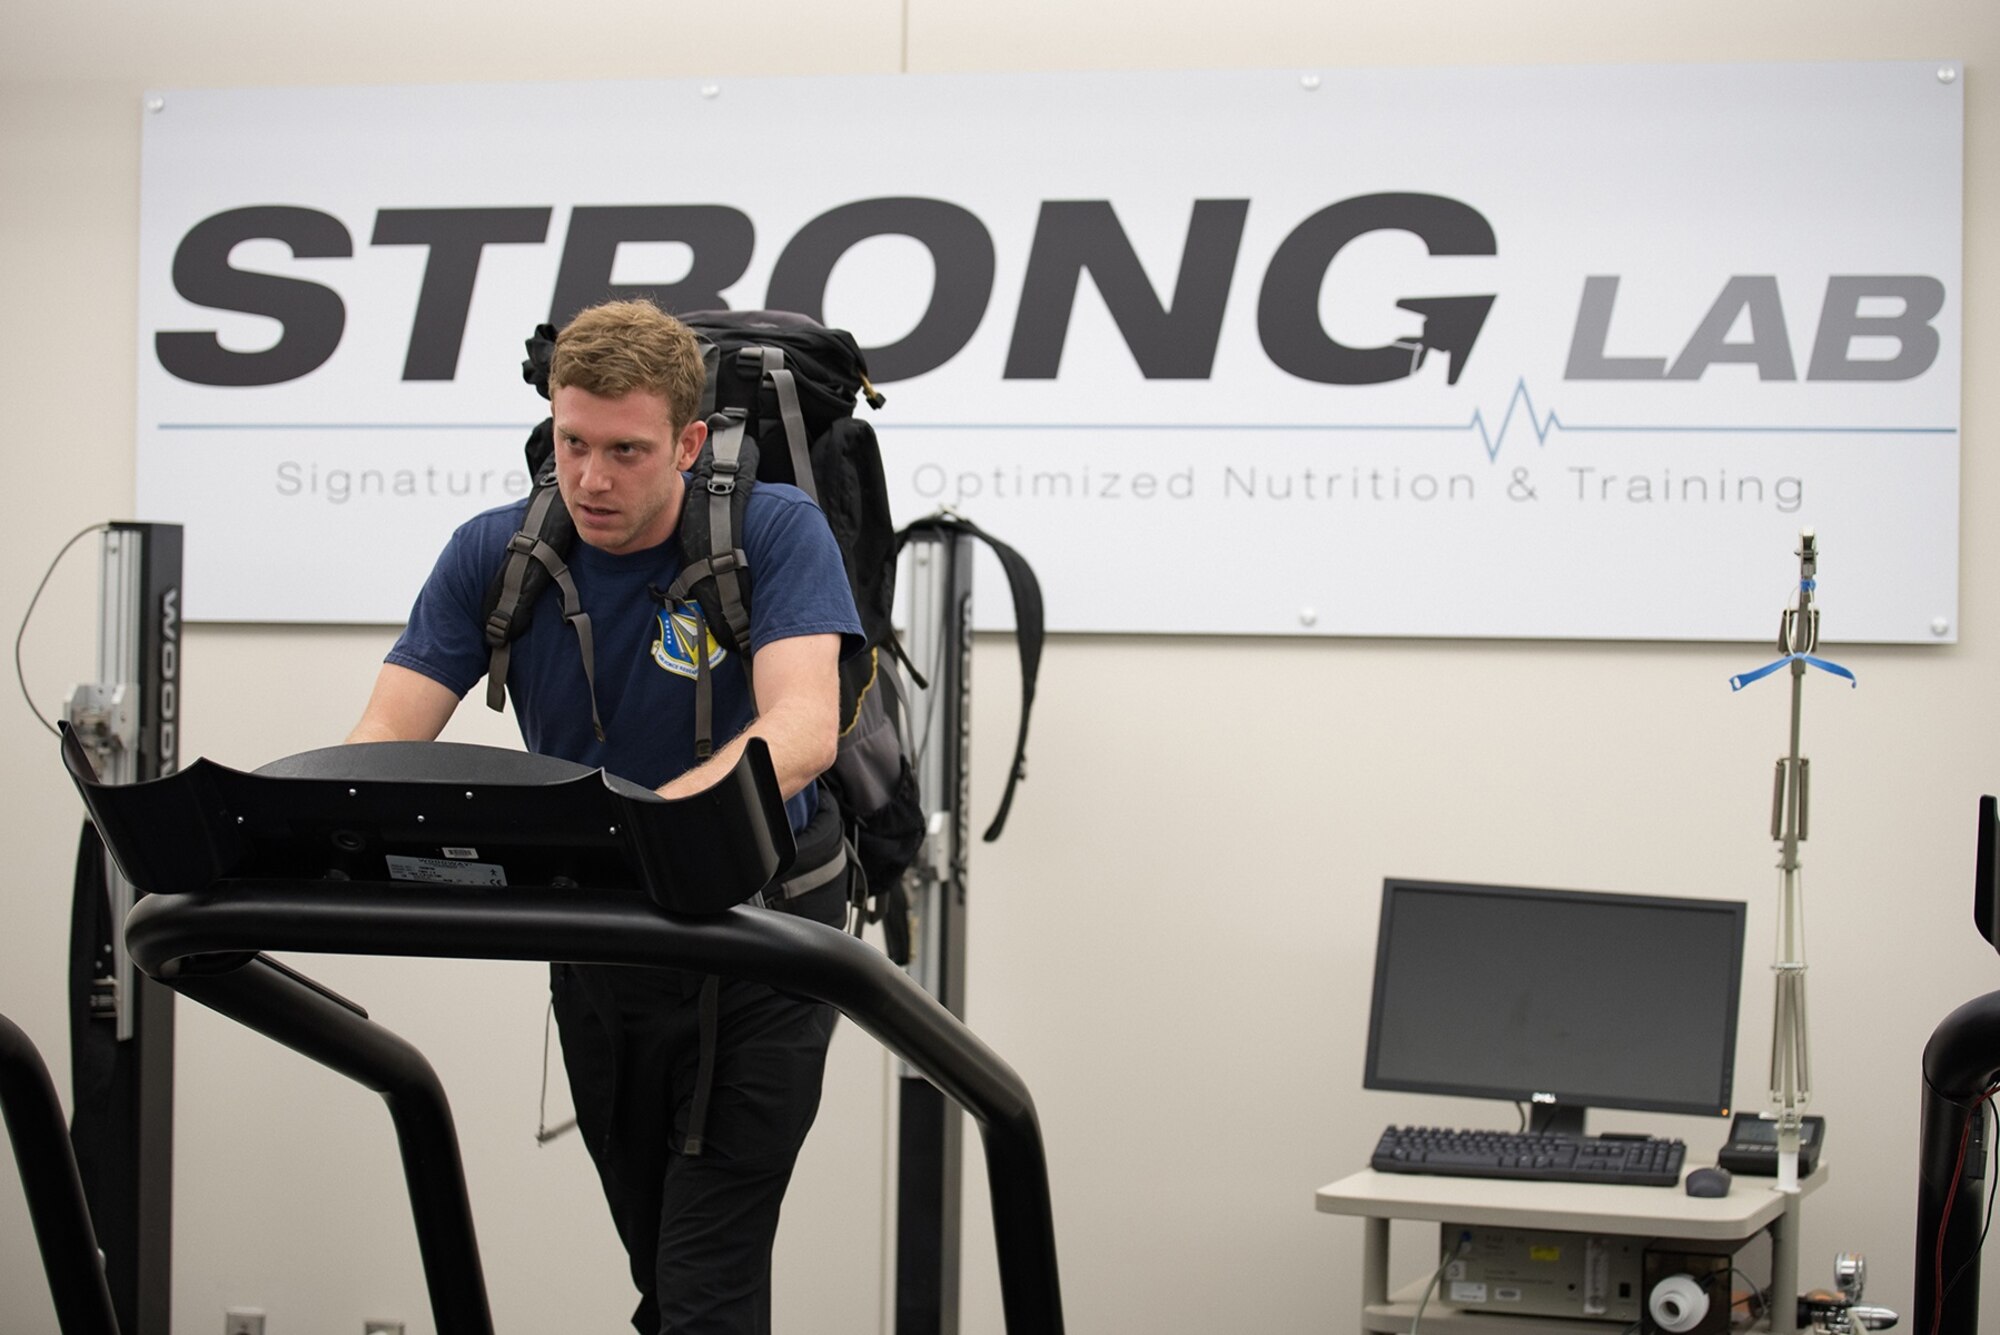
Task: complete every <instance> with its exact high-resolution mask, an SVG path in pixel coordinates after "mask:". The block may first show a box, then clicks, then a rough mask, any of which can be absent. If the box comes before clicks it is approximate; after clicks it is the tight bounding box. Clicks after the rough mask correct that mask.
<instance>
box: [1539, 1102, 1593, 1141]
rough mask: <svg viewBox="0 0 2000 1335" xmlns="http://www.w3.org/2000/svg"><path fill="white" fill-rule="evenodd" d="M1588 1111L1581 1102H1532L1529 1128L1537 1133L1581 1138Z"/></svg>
mask: <svg viewBox="0 0 2000 1335" xmlns="http://www.w3.org/2000/svg"><path fill="white" fill-rule="evenodd" d="M1586 1111H1588V1110H1587V1109H1586V1108H1585V1107H1584V1106H1583V1105H1582V1104H1580V1103H1531V1104H1529V1105H1528V1130H1530V1131H1532V1132H1534V1133H1535V1134H1536V1135H1542V1136H1575V1137H1577V1138H1578V1139H1581V1138H1582V1136H1583V1134H1584V1131H1583V1115H1584V1113H1585V1112H1586Z"/></svg>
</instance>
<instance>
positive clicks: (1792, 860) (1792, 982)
mask: <svg viewBox="0 0 2000 1335" xmlns="http://www.w3.org/2000/svg"><path fill="white" fill-rule="evenodd" d="M1798 558H1799V594H1798V605H1797V606H1796V607H1792V608H1787V609H1786V611H1785V613H1784V615H1783V616H1782V617H1781V618H1780V620H1779V623H1778V649H1779V652H1781V653H1784V654H1786V655H1788V656H1789V657H1790V659H1791V662H1790V664H1789V666H1790V668H1791V679H1792V712H1791V733H1790V742H1791V744H1790V748H1789V751H1788V752H1787V754H1786V756H1785V758H1784V759H1783V760H1780V761H1779V762H1778V775H1777V789H1776V794H1775V796H1774V799H1773V807H1774V810H1773V813H1772V814H1773V817H1774V820H1773V828H1772V831H1771V834H1772V837H1773V838H1775V839H1777V840H1778V841H1779V853H1778V873H1779V877H1778V879H1779V894H1778V900H1779V902H1778V949H1777V955H1778V958H1777V961H1776V963H1774V964H1773V965H1772V966H1771V967H1772V972H1773V974H1774V976H1775V981H1776V996H1775V998H1774V1001H1773V1006H1772V1017H1771V1101H1772V1102H1773V1103H1774V1104H1775V1105H1776V1107H1777V1114H1778V1128H1777V1131H1778V1182H1777V1186H1778V1190H1780V1191H1797V1190H1798V1186H1799V1130H1800V1127H1801V1126H1802V1125H1803V1119H1804V1113H1805V1106H1806V1103H1807V1101H1808V1100H1809V1099H1810V1098H1811V1097H1812V1071H1811V1067H1810V1065H1809V1064H1808V1061H1807V1056H1806V961H1805V906H1804V900H1803V897H1802V895H1801V891H1800V886H1799V844H1800V843H1802V842H1803V841H1804V840H1805V837H1806V827H1807V814H1806V813H1807V798H1808V774H1809V772H1810V771H1809V769H1808V766H1807V761H1806V759H1805V757H1804V756H1802V755H1800V754H1799V733H1800V727H1799V720H1800V715H1801V713H1802V709H1803V704H1804V698H1805V676H1806V662H1805V657H1804V656H1805V655H1807V654H1810V653H1812V652H1813V651H1814V650H1816V649H1818V648H1819V609H1818V608H1816V607H1814V606H1813V591H1814V588H1815V585H1816V577H1817V574H1818V568H1819V566H1818V563H1819V547H1818V544H1817V542H1816V541H1815V540H1814V537H1813V531H1812V530H1811V529H1805V530H1803V531H1802V532H1800V534H1799V547H1798Z"/></svg>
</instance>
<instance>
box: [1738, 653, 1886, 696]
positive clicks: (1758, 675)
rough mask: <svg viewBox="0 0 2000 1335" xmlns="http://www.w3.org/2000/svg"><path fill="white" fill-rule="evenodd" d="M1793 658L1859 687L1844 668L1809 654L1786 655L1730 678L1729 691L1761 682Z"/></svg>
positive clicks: (1851, 674) (1852, 675)
mask: <svg viewBox="0 0 2000 1335" xmlns="http://www.w3.org/2000/svg"><path fill="white" fill-rule="evenodd" d="M1795 658H1796V659H1798V660H1799V661H1800V662H1802V663H1804V664H1805V665H1806V666H1807V667H1816V668H1818V669H1819V670H1820V671H1821V672H1831V673H1832V674H1833V675H1834V676H1836V677H1845V678H1847V684H1848V685H1849V686H1858V685H1860V683H1859V682H1857V681H1855V679H1854V674H1853V673H1852V672H1849V671H1848V670H1847V669H1846V668H1844V667H1842V666H1841V665H1840V664H1838V663H1834V662H1830V661H1828V660H1827V659H1824V658H1815V657H1813V656H1812V655H1811V654H1786V655H1785V656H1784V657H1783V658H1780V659H1779V660H1778V661H1777V662H1775V663H1766V664H1765V665H1764V666H1763V667H1760V668H1757V669H1755V670H1754V671H1750V672H1745V673H1742V674H1740V675H1738V676H1734V677H1731V678H1730V679H1729V689H1730V690H1732V691H1740V690H1742V689H1743V688H1744V687H1745V686H1748V685H1749V684H1750V683H1751V682H1753V681H1761V680H1762V679H1763V678H1765V677H1768V676H1770V675H1771V674H1772V673H1773V672H1776V671H1777V670H1778V669H1779V668H1781V667H1783V666H1785V664H1787V663H1789V662H1791V661H1792V660H1793V659H1795Z"/></svg>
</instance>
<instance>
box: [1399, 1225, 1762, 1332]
mask: <svg viewBox="0 0 2000 1335" xmlns="http://www.w3.org/2000/svg"><path fill="white" fill-rule="evenodd" d="M1439 1243H1440V1246H1441V1248H1442V1251H1443V1252H1444V1253H1450V1255H1449V1257H1448V1259H1447V1260H1445V1261H1444V1263H1443V1264H1444V1271H1443V1274H1442V1275H1441V1276H1440V1278H1439V1280H1438V1292H1437V1297H1438V1299H1439V1300H1440V1301H1442V1302H1445V1303H1448V1304H1450V1305H1451V1306H1453V1307H1457V1308H1460V1309H1462V1310H1464V1311H1469V1312H1498V1313H1511V1314H1513V1315H1517V1316H1541V1317H1572V1318H1588V1319H1591V1320H1596V1321H1616V1322H1620V1323H1623V1324H1625V1325H1628V1326H1636V1327H1637V1328H1638V1329H1639V1331H1640V1332H1641V1335H1726V1332H1727V1331H1728V1330H1729V1315H1730V1304H1731V1295H1732V1287H1733V1278H1734V1273H1735V1270H1736V1257H1735V1252H1734V1248H1733V1247H1732V1246H1731V1245H1730V1244H1726V1243H1716V1242H1662V1241H1659V1240H1652V1241H1649V1240H1647V1239H1644V1238H1637V1237H1624V1236H1619V1235H1616V1234H1597V1233H1568V1232H1561V1231H1558V1230H1553V1229H1526V1228H1504V1227H1495V1226H1490V1225H1481V1224H1444V1225H1441V1226H1440V1229H1439ZM1735 1246H1737V1247H1740V1246H1741V1244H1740V1243H1739V1244H1735ZM1441 1254H1442V1253H1441Z"/></svg>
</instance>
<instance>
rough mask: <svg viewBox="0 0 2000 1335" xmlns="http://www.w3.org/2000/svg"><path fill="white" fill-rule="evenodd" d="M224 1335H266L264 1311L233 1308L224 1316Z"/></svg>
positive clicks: (258, 1308) (260, 1309) (224, 1313)
mask: <svg viewBox="0 0 2000 1335" xmlns="http://www.w3.org/2000/svg"><path fill="white" fill-rule="evenodd" d="M222 1335H264V1309H263V1308H261V1307H231V1308H229V1309H227V1310H225V1311H224V1312H223V1314H222Z"/></svg>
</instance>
